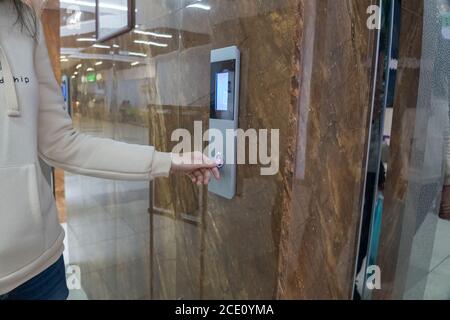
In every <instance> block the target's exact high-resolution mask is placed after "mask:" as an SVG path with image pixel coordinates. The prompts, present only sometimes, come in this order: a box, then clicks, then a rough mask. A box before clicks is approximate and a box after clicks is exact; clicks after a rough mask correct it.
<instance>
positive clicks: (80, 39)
mask: <svg viewBox="0 0 450 320" xmlns="http://www.w3.org/2000/svg"><path fill="white" fill-rule="evenodd" d="M77 41H78V42H95V41H97V39H95V38H77Z"/></svg>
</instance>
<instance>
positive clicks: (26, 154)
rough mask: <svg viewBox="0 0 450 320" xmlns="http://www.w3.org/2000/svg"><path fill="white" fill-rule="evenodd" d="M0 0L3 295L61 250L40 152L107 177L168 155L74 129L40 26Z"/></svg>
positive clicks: (125, 174) (156, 170)
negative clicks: (34, 32) (24, 25)
mask: <svg viewBox="0 0 450 320" xmlns="http://www.w3.org/2000/svg"><path fill="white" fill-rule="evenodd" d="M15 22H16V15H15V13H14V12H13V10H12V9H11V7H10V4H9V2H5V1H0V63H1V71H0V295H1V294H5V293H7V292H9V291H11V290H13V289H15V288H16V287H18V286H20V285H21V284H23V283H24V282H26V281H28V280H30V279H31V278H33V277H34V276H36V275H38V274H39V273H41V272H42V271H44V270H45V269H46V268H48V267H49V266H51V265H52V264H53V263H55V262H56V261H57V260H58V258H60V256H61V254H62V252H63V238H64V232H63V230H62V228H61V226H60V224H59V222H58V218H57V212H56V207H55V203H54V198H53V195H52V192H51V190H50V186H49V185H48V183H47V182H46V180H45V179H44V177H43V174H42V172H41V170H40V166H39V164H38V163H39V162H38V157H41V158H42V159H43V160H44V161H46V162H47V163H48V164H50V165H52V166H55V167H59V168H62V169H64V170H67V171H70V172H73V173H77V174H84V175H90V176H95V177H101V178H109V179H123V180H146V179H152V178H154V177H158V176H167V175H168V174H169V171H170V166H171V155H170V154H169V153H161V152H157V151H155V150H154V148H153V147H149V146H138V145H129V144H125V143H121V142H116V141H112V140H108V139H99V138H94V137H90V136H87V135H83V134H80V133H78V132H76V131H75V130H74V129H73V127H72V121H71V119H70V117H69V116H68V114H67V113H66V112H65V111H64V109H63V106H64V102H63V99H62V96H61V93H60V88H59V86H58V84H57V82H56V80H55V78H54V74H53V71H52V68H51V64H50V60H49V57H48V53H47V47H46V44H45V39H44V34H43V31H42V26H39V29H40V30H39V33H38V41H35V40H33V39H32V38H31V37H30V36H28V35H26V34H24V33H23V32H21V27H20V25H17V24H15Z"/></svg>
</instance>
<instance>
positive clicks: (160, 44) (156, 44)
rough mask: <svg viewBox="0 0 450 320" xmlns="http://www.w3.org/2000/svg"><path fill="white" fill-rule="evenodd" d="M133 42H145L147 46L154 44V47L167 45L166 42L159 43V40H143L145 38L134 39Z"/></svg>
mask: <svg viewBox="0 0 450 320" xmlns="http://www.w3.org/2000/svg"><path fill="white" fill-rule="evenodd" d="M134 43H138V44H146V45H149V46H155V47H164V48H165V47H167V46H168V44H166V43H160V42H153V41H145V40H134Z"/></svg>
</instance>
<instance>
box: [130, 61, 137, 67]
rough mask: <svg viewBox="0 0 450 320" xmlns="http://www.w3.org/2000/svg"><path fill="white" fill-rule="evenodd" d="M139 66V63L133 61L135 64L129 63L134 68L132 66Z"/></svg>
mask: <svg viewBox="0 0 450 320" xmlns="http://www.w3.org/2000/svg"><path fill="white" fill-rule="evenodd" d="M138 64H139V62H138V61H135V62H132V63H131V65H132V66H133V67H134V66H137V65H138Z"/></svg>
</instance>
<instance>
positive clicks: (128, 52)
mask: <svg viewBox="0 0 450 320" xmlns="http://www.w3.org/2000/svg"><path fill="white" fill-rule="evenodd" d="M119 54H121V55H127V56H135V57H144V58H147V55H146V54H145V53H141V52H133V51H120V52H119Z"/></svg>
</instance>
